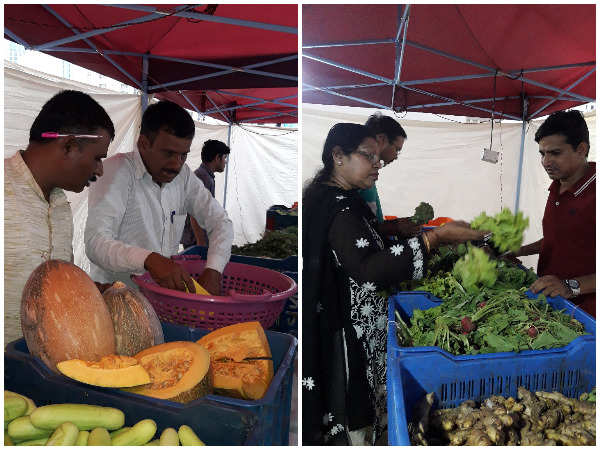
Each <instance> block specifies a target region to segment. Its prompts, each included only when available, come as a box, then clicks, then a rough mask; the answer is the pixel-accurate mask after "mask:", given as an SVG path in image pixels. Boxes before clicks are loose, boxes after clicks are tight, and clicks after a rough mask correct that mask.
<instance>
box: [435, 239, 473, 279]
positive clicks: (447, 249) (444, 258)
mask: <svg viewBox="0 0 600 450" xmlns="http://www.w3.org/2000/svg"><path fill="white" fill-rule="evenodd" d="M466 253H467V247H466V246H465V244H459V245H458V246H452V245H444V246H441V247H439V248H438V249H437V251H436V252H435V253H434V254H433V255H432V256H431V257H430V258H429V260H428V261H427V274H428V275H431V274H436V273H438V272H451V271H452V268H453V267H454V264H455V263H456V261H458V259H459V258H460V257H461V256H464V255H465V254H466Z"/></svg>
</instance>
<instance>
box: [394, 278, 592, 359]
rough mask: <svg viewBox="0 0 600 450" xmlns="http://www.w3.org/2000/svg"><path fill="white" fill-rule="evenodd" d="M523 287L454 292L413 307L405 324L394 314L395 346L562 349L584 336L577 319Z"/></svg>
mask: <svg viewBox="0 0 600 450" xmlns="http://www.w3.org/2000/svg"><path fill="white" fill-rule="evenodd" d="M524 290H525V288H522V289H493V288H483V289H482V290H481V291H480V292H479V293H478V294H468V293H460V292H456V293H454V294H453V295H451V296H450V297H448V298H446V299H445V300H444V302H443V303H442V304H441V305H440V306H437V307H435V308H430V309H427V310H419V309H416V310H414V311H413V316H412V318H411V320H410V326H408V325H406V323H405V322H404V321H403V320H402V319H401V317H400V316H399V314H398V313H397V314H396V318H397V324H398V328H397V334H398V339H399V342H400V345H404V346H411V347H412V346H414V347H423V346H438V347H441V348H442V349H444V350H446V351H448V352H450V353H452V354H455V355H464V354H467V355H475V354H482V353H494V352H509V351H515V352H518V351H521V350H528V349H533V350H538V349H547V348H554V347H562V346H564V345H567V344H568V343H569V342H571V341H572V340H573V339H575V338H577V337H578V336H581V335H584V334H587V333H585V332H584V327H583V325H582V324H581V323H580V322H578V321H577V320H575V319H573V318H572V317H570V316H568V315H566V314H564V313H563V312H562V311H555V310H554V309H552V307H551V306H550V305H549V304H548V303H547V302H546V299H545V297H544V296H543V295H540V296H538V298H537V299H530V298H528V297H527V296H526V295H525V294H524Z"/></svg>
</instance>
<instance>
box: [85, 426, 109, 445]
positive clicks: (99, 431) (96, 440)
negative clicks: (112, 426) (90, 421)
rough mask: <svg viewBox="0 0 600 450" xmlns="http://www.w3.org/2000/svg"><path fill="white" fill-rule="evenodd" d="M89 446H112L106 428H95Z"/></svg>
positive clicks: (88, 442) (89, 439)
mask: <svg viewBox="0 0 600 450" xmlns="http://www.w3.org/2000/svg"><path fill="white" fill-rule="evenodd" d="M87 445H112V443H111V440H110V434H108V431H107V429H106V428H94V429H93V430H92V431H90V437H89V438H88V441H87Z"/></svg>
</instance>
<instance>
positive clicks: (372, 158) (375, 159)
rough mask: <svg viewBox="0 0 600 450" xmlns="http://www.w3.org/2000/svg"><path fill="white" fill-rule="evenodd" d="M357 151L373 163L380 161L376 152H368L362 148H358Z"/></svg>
mask: <svg viewBox="0 0 600 450" xmlns="http://www.w3.org/2000/svg"><path fill="white" fill-rule="evenodd" d="M355 153H358V154H359V155H361V156H362V157H364V158H365V159H366V160H367V161H369V162H370V163H371V164H378V163H379V161H380V159H379V156H377V155H376V154H375V153H368V152H365V151H362V150H356V151H355Z"/></svg>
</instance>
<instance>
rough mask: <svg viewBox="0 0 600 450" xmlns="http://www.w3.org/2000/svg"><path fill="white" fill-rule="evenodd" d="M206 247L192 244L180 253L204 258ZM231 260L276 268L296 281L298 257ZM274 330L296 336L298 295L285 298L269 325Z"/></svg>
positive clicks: (232, 259) (237, 256) (252, 257)
mask: <svg viewBox="0 0 600 450" xmlns="http://www.w3.org/2000/svg"><path fill="white" fill-rule="evenodd" d="M207 251H208V248H207V247H204V246H201V245H194V246H192V247H188V248H186V249H185V250H184V251H183V252H181V253H180V254H181V255H199V256H200V257H202V258H206V254H207ZM229 260H230V261H231V262H235V263H241V264H249V265H251V266H258V267H264V268H265V269H271V270H276V271H277V272H281V273H283V274H284V275H287V276H288V277H290V278H292V279H293V280H294V281H295V282H296V283H298V257H297V256H288V257H287V258H284V259H276V258H259V257H255V256H242V255H231V258H230V259H229ZM271 329H272V330H274V331H279V332H281V333H288V334H291V335H293V336H295V337H298V295H297V294H296V295H292V296H291V297H290V298H288V299H287V301H286V302H285V305H284V307H283V311H282V312H281V314H280V315H279V318H278V319H277V321H276V322H275V324H274V325H273V327H271Z"/></svg>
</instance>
